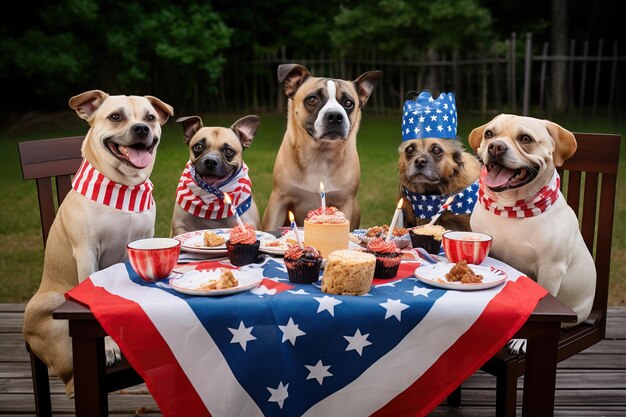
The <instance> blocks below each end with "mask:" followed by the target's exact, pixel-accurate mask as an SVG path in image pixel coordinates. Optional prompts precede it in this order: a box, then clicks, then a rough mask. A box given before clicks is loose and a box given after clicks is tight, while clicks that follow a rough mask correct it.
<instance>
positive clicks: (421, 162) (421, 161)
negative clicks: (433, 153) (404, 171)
mask: <svg viewBox="0 0 626 417" xmlns="http://www.w3.org/2000/svg"><path fill="white" fill-rule="evenodd" d="M427 163H428V161H427V160H426V158H417V159H415V165H417V166H418V167H420V168H421V167H423V166H425V165H426V164H427Z"/></svg>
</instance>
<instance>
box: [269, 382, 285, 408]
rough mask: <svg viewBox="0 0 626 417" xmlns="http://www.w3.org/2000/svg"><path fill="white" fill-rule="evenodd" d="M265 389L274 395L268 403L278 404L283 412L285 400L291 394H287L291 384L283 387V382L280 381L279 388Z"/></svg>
mask: <svg viewBox="0 0 626 417" xmlns="http://www.w3.org/2000/svg"><path fill="white" fill-rule="evenodd" d="M265 388H266V389H267V390H268V391H269V392H270V394H272V395H271V396H270V399H269V400H267V402H273V403H278V406H279V407H280V409H281V410H282V408H283V404H284V402H285V400H286V399H287V398H288V397H289V393H288V392H287V389H288V388H289V384H287V385H283V381H280V383H279V384H278V387H276V388H270V387H265Z"/></svg>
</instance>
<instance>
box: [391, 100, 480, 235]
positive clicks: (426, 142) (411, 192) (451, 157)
mask: <svg viewBox="0 0 626 417" xmlns="http://www.w3.org/2000/svg"><path fill="white" fill-rule="evenodd" d="M456 117H457V115H456V103H455V100H454V95H453V94H452V93H448V94H445V93H442V94H441V95H440V96H439V97H438V98H437V99H436V100H435V99H433V98H432V96H431V95H430V92H428V91H422V92H421V93H420V94H419V95H418V97H417V98H416V99H415V100H407V101H406V102H405V105H404V113H403V116H402V144H401V145H400V148H399V149H398V150H399V153H400V156H399V159H398V177H399V182H400V184H399V191H398V192H399V195H400V198H403V199H404V202H403V205H402V213H403V218H404V221H403V223H404V224H403V226H404V227H413V226H416V225H421V224H425V223H428V222H429V221H430V219H431V218H432V217H433V216H434V215H435V214H437V212H439V211H440V210H443V213H442V214H441V217H439V219H438V220H437V221H436V222H435V224H439V225H441V226H443V227H445V228H446V229H450V230H470V227H469V220H470V215H471V213H472V209H473V206H474V203H476V198H477V192H478V184H477V183H476V181H477V180H478V176H479V175H480V162H479V161H478V159H477V158H476V157H474V156H473V155H471V154H470V153H468V152H466V151H465V149H464V148H463V145H462V144H461V142H460V141H459V140H457V137H456V126H457V118H456ZM448 197H453V200H452V201H451V202H449V203H448V204H447V205H446V207H444V208H443V209H442V208H441V207H442V206H443V205H444V203H445V202H446V199H448Z"/></svg>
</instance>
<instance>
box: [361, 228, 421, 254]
mask: <svg viewBox="0 0 626 417" xmlns="http://www.w3.org/2000/svg"><path fill="white" fill-rule="evenodd" d="M368 230H369V229H354V230H353V231H352V232H350V242H355V243H360V244H362V246H367V243H368V242H369V241H370V240H372V239H373V238H372V237H369V236H367V232H368ZM383 237H384V236H383ZM391 240H392V241H393V242H394V243H395V244H396V246H397V247H398V249H404V248H406V247H408V246H410V245H411V237H410V236H409V234H408V233H407V234H405V235H403V236H392V237H391Z"/></svg>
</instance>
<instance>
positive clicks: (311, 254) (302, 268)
mask: <svg viewBox="0 0 626 417" xmlns="http://www.w3.org/2000/svg"><path fill="white" fill-rule="evenodd" d="M321 265H322V256H321V255H320V252H319V251H318V250H317V249H315V248H313V247H311V246H305V247H304V248H301V247H300V246H298V245H290V246H289V248H288V249H287V251H286V252H285V266H286V267H287V275H289V281H290V282H294V283H296V284H312V283H314V282H316V281H317V280H318V279H319V278H320V267H321Z"/></svg>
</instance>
